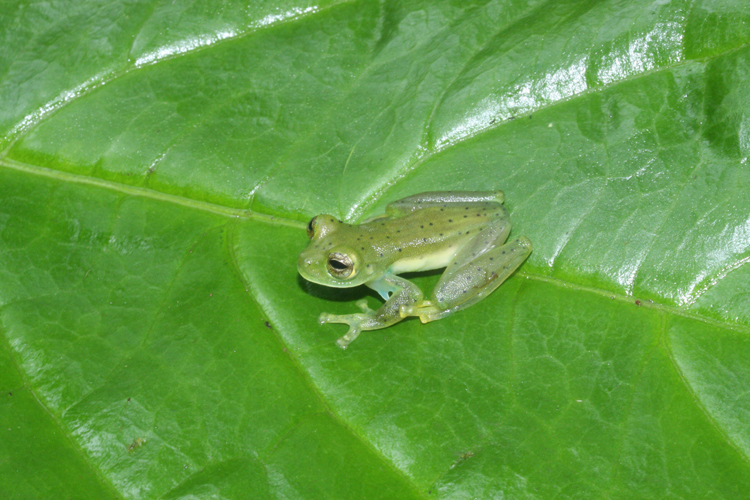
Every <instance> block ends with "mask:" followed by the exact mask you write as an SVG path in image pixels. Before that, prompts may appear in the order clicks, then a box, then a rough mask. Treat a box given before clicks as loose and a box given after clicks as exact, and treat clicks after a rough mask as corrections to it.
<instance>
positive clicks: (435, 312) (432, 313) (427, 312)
mask: <svg viewBox="0 0 750 500" xmlns="http://www.w3.org/2000/svg"><path fill="white" fill-rule="evenodd" d="M398 312H399V314H400V315H401V317H402V318H406V317H408V316H417V317H419V320H420V321H421V322H422V323H429V322H430V321H435V320H438V319H442V318H444V317H446V316H448V315H449V314H451V313H452V312H454V311H453V310H451V309H439V308H438V307H436V306H435V305H434V304H433V303H432V302H431V301H429V300H422V301H419V302H417V303H416V304H413V305H405V306H401V307H400V308H399V310H398Z"/></svg>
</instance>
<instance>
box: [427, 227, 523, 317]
mask: <svg viewBox="0 0 750 500" xmlns="http://www.w3.org/2000/svg"><path fill="white" fill-rule="evenodd" d="M506 234H507V233H506ZM467 246H469V245H467ZM462 253H463V249H462V252H460V253H459V255H457V259H458V258H459V257H463V258H464V259H465V258H466V256H465V255H461V254H462ZM530 253H531V241H529V239H528V238H526V237H525V236H521V237H520V238H518V239H516V240H513V241H511V242H509V243H506V244H505V245H502V246H499V247H497V248H493V249H492V250H489V251H487V252H485V253H483V254H482V255H480V256H479V257H476V258H474V259H471V260H468V261H467V262H464V263H463V264H462V265H458V266H455V267H454V269H452V270H451V273H450V275H443V277H442V278H441V279H440V282H439V283H438V285H437V286H436V287H435V290H434V292H433V294H432V299H433V304H434V305H435V306H436V307H437V308H438V309H441V310H446V309H451V312H453V311H456V310H459V309H464V308H466V307H469V306H470V305H472V304H475V303H477V302H479V301H480V300H482V299H483V298H485V297H486V296H487V295H489V294H490V293H492V292H493V291H494V290H495V288H497V287H499V286H500V285H501V284H502V282H503V281H505V280H506V279H507V278H508V276H510V275H511V274H513V271H515V270H516V269H517V268H518V266H520V265H521V264H522V263H523V261H524V260H526V257H528V256H529V254H530ZM446 271H447V270H446Z"/></svg>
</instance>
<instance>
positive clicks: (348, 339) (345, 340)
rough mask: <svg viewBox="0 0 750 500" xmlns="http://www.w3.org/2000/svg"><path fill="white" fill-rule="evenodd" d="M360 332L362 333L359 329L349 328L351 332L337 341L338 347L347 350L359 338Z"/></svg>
mask: <svg viewBox="0 0 750 500" xmlns="http://www.w3.org/2000/svg"><path fill="white" fill-rule="evenodd" d="M359 332H360V329H359V328H356V327H354V326H352V327H351V328H349V331H348V332H346V335H344V336H343V337H341V338H340V339H338V340H337V341H336V345H337V346H339V347H340V348H342V349H346V348H347V347H349V344H351V343H352V341H353V340H354V339H356V338H357V337H359Z"/></svg>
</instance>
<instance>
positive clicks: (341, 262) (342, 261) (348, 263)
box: [328, 252, 354, 279]
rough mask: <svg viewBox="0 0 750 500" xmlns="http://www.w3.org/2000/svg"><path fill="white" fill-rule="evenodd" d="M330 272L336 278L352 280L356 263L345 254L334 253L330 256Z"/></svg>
mask: <svg viewBox="0 0 750 500" xmlns="http://www.w3.org/2000/svg"><path fill="white" fill-rule="evenodd" d="M328 272H329V273H330V274H331V276H334V277H336V278H340V279H347V278H350V277H351V276H352V274H353V273H354V262H352V259H351V257H349V256H348V255H346V254H345V253H339V252H333V253H332V254H330V255H329V256H328Z"/></svg>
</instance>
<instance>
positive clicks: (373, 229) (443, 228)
mask: <svg viewBox="0 0 750 500" xmlns="http://www.w3.org/2000/svg"><path fill="white" fill-rule="evenodd" d="M507 216H508V215H507V211H506V209H505V207H504V206H503V205H501V204H500V203H497V202H479V203H471V204H461V205H459V206H455V205H454V204H444V205H438V206H431V207H425V208H421V209H419V210H415V211H413V212H410V213H407V214H405V215H403V216H401V217H397V218H392V219H377V220H374V221H372V222H369V223H366V224H362V225H361V226H359V229H360V231H361V232H360V238H361V240H360V241H362V242H372V243H371V251H372V254H371V255H372V257H373V258H379V259H385V260H386V262H387V265H388V266H390V267H391V272H393V273H394V274H399V273H402V272H410V271H425V270H430V269H440V268H442V267H445V266H446V265H447V264H448V263H449V262H450V261H451V259H452V258H453V256H454V255H455V253H456V252H457V251H458V250H459V249H460V248H462V247H463V246H464V245H465V244H466V243H467V242H468V241H469V240H471V239H472V238H473V237H474V236H476V235H477V233H479V231H481V230H482V229H483V228H484V227H486V226H487V225H488V224H490V223H491V222H493V221H497V220H503V219H507ZM368 253H369V252H368Z"/></svg>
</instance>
